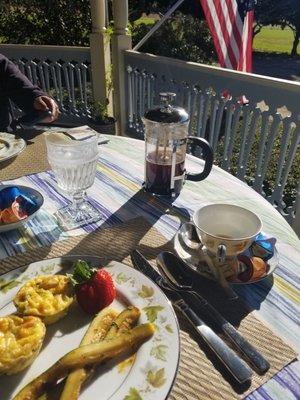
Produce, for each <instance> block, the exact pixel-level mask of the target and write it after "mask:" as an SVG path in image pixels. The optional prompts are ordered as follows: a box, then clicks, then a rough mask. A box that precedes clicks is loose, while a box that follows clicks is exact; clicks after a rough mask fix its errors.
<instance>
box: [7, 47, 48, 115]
mask: <svg viewBox="0 0 300 400" xmlns="http://www.w3.org/2000/svg"><path fill="white" fill-rule="evenodd" d="M0 86H1V89H2V90H1V91H3V94H4V95H5V96H6V97H8V98H9V99H10V100H11V101H13V102H14V103H15V104H16V105H17V106H18V107H20V108H21V109H22V110H23V111H25V112H29V111H32V109H33V102H34V99H35V98H36V97H39V96H42V95H45V93H44V92H43V91H42V90H41V89H40V88H39V87H38V86H34V85H33V84H32V83H31V82H30V80H29V79H28V78H27V77H26V76H25V75H24V74H22V72H21V71H20V70H19V68H18V67H17V66H16V65H15V64H14V63H13V62H11V61H9V60H8V58H6V57H5V56H3V55H2V54H0Z"/></svg>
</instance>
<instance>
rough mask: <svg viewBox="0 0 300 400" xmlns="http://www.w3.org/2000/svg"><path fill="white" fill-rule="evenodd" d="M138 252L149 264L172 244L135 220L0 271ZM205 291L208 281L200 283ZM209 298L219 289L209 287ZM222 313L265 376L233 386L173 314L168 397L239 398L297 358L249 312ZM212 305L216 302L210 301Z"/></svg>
mask: <svg viewBox="0 0 300 400" xmlns="http://www.w3.org/2000/svg"><path fill="white" fill-rule="evenodd" d="M136 248H137V249H139V250H140V251H141V252H142V253H143V254H144V255H145V256H146V257H147V258H148V259H149V260H152V263H153V261H154V259H155V257H156V255H157V254H158V253H159V252H160V251H162V250H171V249H172V244H171V243H170V242H168V241H167V240H166V238H164V237H163V236H162V235H161V234H160V233H159V232H158V231H157V230H156V229H155V228H152V227H151V225H150V224H149V223H148V222H147V221H145V220H144V219H143V218H137V219H134V220H131V221H129V222H127V223H126V224H121V225H118V226H115V227H113V228H108V229H99V230H97V231H95V232H93V233H91V234H88V235H82V236H77V237H72V238H70V239H67V240H65V241H59V242H56V243H54V244H53V245H52V246H51V247H44V248H35V249H32V250H29V251H28V252H26V253H23V254H19V255H16V256H12V257H9V258H6V259H5V260H2V261H1V262H0V273H4V272H7V271H9V270H11V269H14V268H17V267H19V266H21V265H24V264H26V263H29V262H34V261H38V260H41V259H46V258H52V257H58V256H61V255H67V254H78V255H79V254H89V255H97V256H103V257H107V258H109V259H113V260H117V261H123V262H125V263H126V264H128V265H130V258H129V253H130V252H131V251H132V250H133V249H136ZM153 265H154V263H153ZM205 286H206V287H207V286H208V285H207V283H206V284H205ZM211 292H213V293H214V298H216V297H219V295H218V291H217V290H215V288H213V287H211ZM219 302H221V303H222V309H220V311H221V312H222V313H224V310H226V309H227V310H226V313H228V309H229V310H230V313H229V314H230V319H231V321H238V320H239V321H241V322H240V323H239V326H238V330H239V331H240V332H241V333H242V334H243V335H244V336H245V337H246V338H247V339H248V340H249V341H250V342H251V343H253V344H254V345H255V346H256V347H257V348H258V349H259V350H260V351H261V352H262V354H264V356H265V357H266V358H267V359H268V360H269V361H270V363H271V368H270V370H269V371H268V373H267V374H266V375H264V376H258V375H256V374H255V373H254V376H253V379H252V383H251V386H250V387H241V386H235V385H234V384H233V383H232V382H231V381H230V377H229V376H228V375H226V371H224V369H223V367H222V366H221V365H220V363H219V362H218V360H216V359H215V358H214V356H213V355H212V353H211V352H210V351H209V350H208V349H207V347H206V345H205V344H204V343H203V342H202V341H201V340H199V339H198V338H197V337H196V336H195V335H194V334H193V333H192V330H191V327H190V325H189V324H188V322H187V321H185V320H184V318H183V317H181V315H179V314H178V319H179V323H180V337H181V360H180V366H179V372H178V376H177V379H176V382H175V384H174V387H173V389H172V391H171V393H170V395H169V399H172V400H183V399H184V400H202V399H224V400H232V399H239V398H243V397H244V396H245V395H246V394H248V393H250V392H251V391H253V390H254V389H256V388H257V387H259V386H260V385H262V384H263V383H264V382H266V381H267V380H268V379H270V378H271V377H272V376H273V375H274V374H275V373H276V372H278V371H280V370H281V369H282V368H283V367H284V366H285V365H287V364H289V363H290V362H291V361H292V360H293V359H295V357H296V353H295V352H294V351H293V350H292V349H291V348H290V347H289V346H288V345H286V344H285V343H284V342H283V341H282V340H281V339H280V338H279V337H277V336H276V335H275V334H274V333H272V332H271V331H270V330H269V329H268V328H267V327H266V326H265V325H264V324H263V323H262V322H261V321H259V320H258V319H257V318H256V317H255V316H254V315H253V313H247V310H246V309H245V307H244V305H243V304H242V303H239V302H236V304H235V306H233V305H232V304H231V305H227V306H226V302H225V301H224V300H220V299H219ZM214 303H215V304H217V303H218V302H214Z"/></svg>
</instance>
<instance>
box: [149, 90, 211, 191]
mask: <svg viewBox="0 0 300 400" xmlns="http://www.w3.org/2000/svg"><path fill="white" fill-rule="evenodd" d="M159 96H160V102H161V104H160V106H159V107H157V108H154V109H152V110H149V111H147V112H146V114H145V116H144V118H143V122H144V124H145V183H144V188H145V190H146V191H148V192H150V193H153V194H156V195H162V196H177V195H178V194H179V193H180V191H181V189H182V186H183V183H184V181H185V179H188V180H193V181H201V180H203V179H205V178H206V177H207V176H208V174H209V173H210V171H211V169H212V164H213V151H212V148H211V146H210V145H209V143H208V142H207V141H206V140H205V139H202V138H198V137H194V136H188V125H189V115H188V113H187V112H186V111H185V110H184V109H183V108H180V107H175V106H173V105H172V102H173V101H174V99H175V97H176V94H175V93H160V95H159ZM188 142H193V143H192V145H193V146H199V147H201V149H202V154H203V158H204V161H205V164H204V169H203V171H202V172H200V173H195V174H191V173H187V172H186V170H185V156H186V148H187V143H188Z"/></svg>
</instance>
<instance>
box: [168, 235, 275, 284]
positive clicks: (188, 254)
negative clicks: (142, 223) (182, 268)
mask: <svg viewBox="0 0 300 400" xmlns="http://www.w3.org/2000/svg"><path fill="white" fill-rule="evenodd" d="M174 249H175V251H176V253H177V255H178V256H179V257H180V258H181V259H182V260H183V261H185V262H186V264H187V265H188V266H189V267H190V268H191V270H193V271H195V272H197V273H199V274H200V275H202V276H204V277H206V278H208V279H215V278H214V276H213V274H212V272H211V270H210V268H209V266H208V265H207V264H203V263H200V262H199V257H198V256H197V251H195V250H193V249H190V248H187V246H183V245H182V243H181V240H180V237H179V234H178V232H177V233H176V235H175V237H174ZM278 263H279V260H278V252H277V250H276V247H275V251H274V256H273V257H272V258H271V259H270V260H268V262H267V264H268V270H267V272H266V275H264V276H262V277H259V278H256V279H250V280H249V281H246V282H242V281H240V280H238V279H228V278H227V280H228V282H230V283H233V284H236V285H249V284H251V283H256V282H259V281H261V280H262V279H265V278H266V277H267V276H269V275H270V274H272V273H273V272H274V270H275V268H276V267H277V266H278Z"/></svg>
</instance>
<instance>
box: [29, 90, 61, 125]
mask: <svg viewBox="0 0 300 400" xmlns="http://www.w3.org/2000/svg"><path fill="white" fill-rule="evenodd" d="M33 108H34V109H35V110H37V111H47V110H49V111H51V113H52V115H51V116H49V117H46V118H45V119H44V120H43V122H53V121H55V120H56V119H57V118H58V116H59V114H60V112H59V108H58V105H57V104H56V102H55V101H54V100H53V99H52V98H51V97H49V96H39V97H37V98H36V99H35V100H34V103H33Z"/></svg>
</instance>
